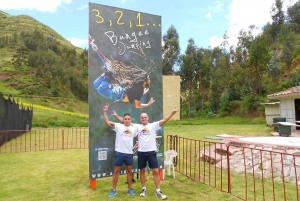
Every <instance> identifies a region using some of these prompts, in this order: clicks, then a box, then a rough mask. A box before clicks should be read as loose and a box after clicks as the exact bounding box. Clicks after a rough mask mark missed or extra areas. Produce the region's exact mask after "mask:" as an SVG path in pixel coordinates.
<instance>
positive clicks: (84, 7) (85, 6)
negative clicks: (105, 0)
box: [76, 5, 89, 10]
mask: <svg viewBox="0 0 300 201" xmlns="http://www.w3.org/2000/svg"><path fill="white" fill-rule="evenodd" d="M88 6H89V5H82V6H81V7H78V8H76V10H84V9H86V8H88Z"/></svg>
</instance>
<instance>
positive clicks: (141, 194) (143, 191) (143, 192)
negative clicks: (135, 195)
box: [140, 189, 146, 197]
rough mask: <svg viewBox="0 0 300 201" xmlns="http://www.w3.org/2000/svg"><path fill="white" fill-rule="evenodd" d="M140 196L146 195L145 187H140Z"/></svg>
mask: <svg viewBox="0 0 300 201" xmlns="http://www.w3.org/2000/svg"><path fill="white" fill-rule="evenodd" d="M140 196H141V197H145V196H146V189H142V192H141V193H140Z"/></svg>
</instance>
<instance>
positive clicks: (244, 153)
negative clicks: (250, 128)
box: [165, 135, 300, 201]
mask: <svg viewBox="0 0 300 201" xmlns="http://www.w3.org/2000/svg"><path fill="white" fill-rule="evenodd" d="M165 149H166V150H169V149H173V150H176V151H177V153H178V155H177V158H176V160H175V161H174V162H175V164H176V171H177V172H179V173H181V174H183V175H185V176H187V177H189V178H190V179H192V180H195V181H197V182H201V183H203V184H205V185H208V186H211V187H213V188H216V189H218V190H220V191H223V192H227V193H230V194H232V195H233V196H235V197H237V198H239V199H241V200H259V201H260V200H274V201H275V200H278V201H282V200H284V201H287V200H290V201H299V200H300V196H299V185H300V182H299V179H300V155H299V149H298V150H297V149H291V151H288V153H286V151H285V150H284V148H283V149H280V148H276V149H272V148H267V147H266V146H265V147H264V146H261V145H260V147H258V146H256V147H255V146H251V147H249V146H240V145H227V144H224V143H219V142H211V141H203V140H195V139H190V138H184V137H179V136H176V135H168V136H167V140H166V148H165Z"/></svg>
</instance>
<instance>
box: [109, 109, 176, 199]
mask: <svg viewBox="0 0 300 201" xmlns="http://www.w3.org/2000/svg"><path fill="white" fill-rule="evenodd" d="M176 112H178V110H177V109H176V108H174V109H173V111H172V112H171V114H169V115H168V116H166V117H164V118H163V119H161V120H159V121H155V122H153V123H149V122H148V121H149V118H148V115H147V114H146V113H142V114H141V115H140V121H141V123H142V124H133V126H135V127H136V128H137V129H138V143H139V146H138V168H139V169H140V178H141V185H142V192H141V193H140V196H142V197H144V196H146V165H147V162H148V165H149V168H151V169H152V172H153V179H154V183H155V187H156V192H155V196H156V197H159V198H161V199H163V200H164V199H166V198H167V196H166V195H164V194H163V193H162V192H161V190H160V178H159V172H158V162H157V157H156V149H157V147H156V131H157V130H159V129H160V128H161V126H162V125H163V124H164V123H165V122H167V121H168V120H169V119H171V117H172V116H173V115H174V114H176ZM112 115H113V116H114V117H115V118H116V119H118V120H119V121H124V118H123V119H122V117H119V116H118V115H117V113H116V112H115V111H113V114H112Z"/></svg>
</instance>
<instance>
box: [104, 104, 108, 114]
mask: <svg viewBox="0 0 300 201" xmlns="http://www.w3.org/2000/svg"><path fill="white" fill-rule="evenodd" d="M108 107H109V104H108V103H106V104H105V105H104V107H103V112H107V110H108Z"/></svg>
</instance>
